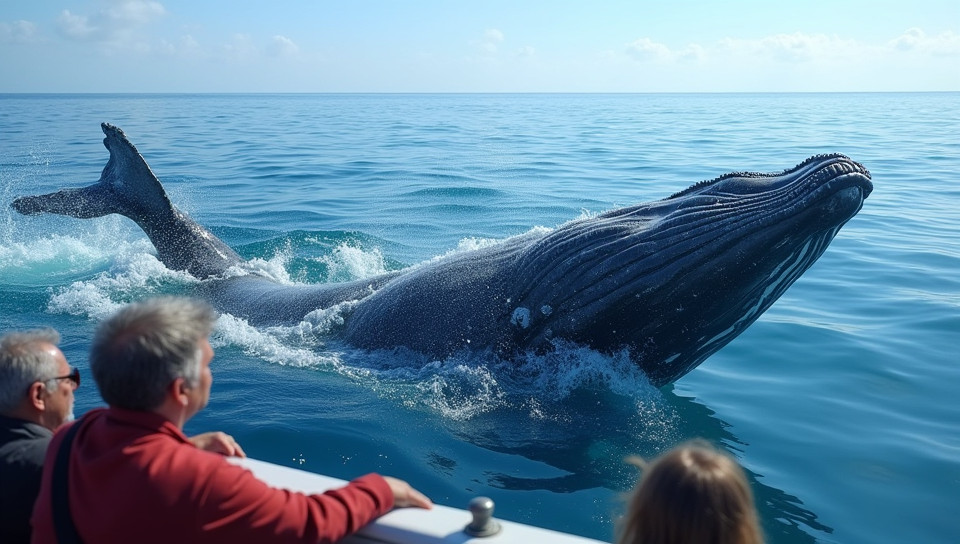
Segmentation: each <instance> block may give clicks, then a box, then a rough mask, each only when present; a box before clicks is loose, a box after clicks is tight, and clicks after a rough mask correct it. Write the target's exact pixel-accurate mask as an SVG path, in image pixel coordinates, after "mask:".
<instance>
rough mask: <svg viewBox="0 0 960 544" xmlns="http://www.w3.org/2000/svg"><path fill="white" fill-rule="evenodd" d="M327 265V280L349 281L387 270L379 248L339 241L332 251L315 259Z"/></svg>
mask: <svg viewBox="0 0 960 544" xmlns="http://www.w3.org/2000/svg"><path fill="white" fill-rule="evenodd" d="M317 260H318V261H319V262H322V263H324V264H325V265H327V281H350V280H356V279H362V278H369V277H371V276H376V275H378V274H383V273H385V272H386V271H387V265H386V261H385V260H384V258H383V252H381V251H380V249H379V248H374V249H371V250H364V249H361V248H357V247H353V246H351V245H348V244H346V243H341V244H340V245H338V246H337V247H336V248H334V250H333V253H331V254H330V255H324V256H323V257H319V258H318V259H317Z"/></svg>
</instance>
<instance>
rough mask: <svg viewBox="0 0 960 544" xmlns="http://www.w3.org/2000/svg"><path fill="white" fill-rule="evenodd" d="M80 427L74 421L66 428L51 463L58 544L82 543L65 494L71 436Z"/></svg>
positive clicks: (54, 526) (68, 499) (54, 517)
mask: <svg viewBox="0 0 960 544" xmlns="http://www.w3.org/2000/svg"><path fill="white" fill-rule="evenodd" d="M79 428H80V421H75V422H74V423H73V425H71V426H70V428H69V429H67V434H65V435H64V436H63V441H62V442H60V449H59V450H58V451H57V459H56V461H55V463H54V465H53V490H52V491H53V493H52V507H53V528H54V530H56V532H57V542H58V543H59V544H82V543H83V541H82V540H80V535H79V534H77V527H76V526H75V525H74V524H73V518H72V517H71V516H70V498H69V496H68V495H67V481H68V468H69V465H70V446H71V445H72V444H73V437H74V435H76V434H77V429H79Z"/></svg>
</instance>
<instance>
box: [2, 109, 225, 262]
mask: <svg viewBox="0 0 960 544" xmlns="http://www.w3.org/2000/svg"><path fill="white" fill-rule="evenodd" d="M100 127H101V128H102V129H103V133H104V134H106V138H104V139H103V145H104V146H105V147H106V148H107V150H108V151H110V160H108V161H107V165H106V166H105V167H104V168H103V172H102V173H101V174H100V179H99V180H98V181H97V182H96V183H94V184H93V185H89V186H87V187H83V188H79V189H63V190H61V191H57V192H55V193H49V194H45V195H36V196H25V197H21V198H18V199H16V200H14V201H13V203H12V204H11V206H12V207H13V208H14V209H15V210H17V211H18V212H20V213H22V214H25V215H37V214H40V213H55V214H59V215H66V216H69V217H77V218H80V219H89V218H92V217H101V216H104V215H109V214H113V213H117V214H120V215H124V216H126V217H129V218H130V219H132V220H133V221H135V222H136V223H137V225H139V226H140V228H141V229H143V231H144V232H145V233H146V235H147V236H148V237H149V238H150V241H151V242H153V245H154V247H156V249H157V253H158V256H159V257H160V260H161V261H163V264H165V265H166V266H167V267H169V268H172V269H175V270H186V271H188V272H190V273H191V274H193V275H195V276H197V277H200V278H205V277H208V276H212V275H216V274H219V273H222V272H223V271H224V270H225V269H226V268H228V267H229V266H232V265H234V264H237V263H239V262H242V259H241V258H240V256H239V255H237V254H236V253H235V252H234V251H233V250H232V249H230V248H229V247H228V246H227V245H226V244H224V243H223V242H222V241H221V240H220V239H218V238H217V237H216V236H214V235H213V234H211V233H210V232H209V231H207V230H206V229H205V228H203V227H201V226H200V225H198V224H197V223H195V222H194V221H193V220H192V219H190V218H189V217H187V216H186V215H184V214H182V213H180V212H179V211H177V209H176V208H174V206H173V204H172V203H171V202H170V199H169V198H167V193H166V191H164V190H163V185H161V184H160V180H159V179H157V176H155V175H154V174H153V171H152V170H151V169H150V166H149V165H148V164H147V161H146V160H144V158H143V156H142V155H140V152H139V151H137V148H136V147H134V145H133V144H132V143H130V140H128V139H127V136H126V135H125V134H124V133H123V131H122V130H120V128H118V127H115V126H113V125H111V124H109V123H102V124H101V125H100Z"/></svg>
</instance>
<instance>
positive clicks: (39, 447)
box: [0, 431, 53, 467]
mask: <svg viewBox="0 0 960 544" xmlns="http://www.w3.org/2000/svg"><path fill="white" fill-rule="evenodd" d="M52 436H53V435H52V434H50V433H35V432H29V431H24V432H6V433H4V436H3V438H2V442H0V466H4V467H7V466H16V467H29V466H36V467H41V466H43V458H44V456H45V455H46V453H47V447H48V446H49V445H50V438H51V437H52Z"/></svg>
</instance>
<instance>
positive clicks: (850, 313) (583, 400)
mask: <svg viewBox="0 0 960 544" xmlns="http://www.w3.org/2000/svg"><path fill="white" fill-rule="evenodd" d="M102 121H107V122H110V123H113V124H116V125H118V126H120V127H121V128H122V129H124V131H125V132H126V133H127V135H128V136H129V137H130V139H131V141H132V142H133V143H134V144H135V145H136V146H137V148H138V149H139V150H140V152H141V153H142V154H143V155H144V156H145V158H146V159H147V161H148V162H149V163H150V165H151V167H152V168H153V170H154V172H155V173H156V174H157V175H158V177H159V178H160V179H161V181H162V182H163V183H164V184H165V187H166V189H167V191H168V194H169V195H170V198H171V199H172V200H173V202H175V203H176V205H177V206H178V207H179V208H180V209H182V210H184V211H186V212H187V213H189V214H190V215H191V216H192V217H194V218H195V219H196V220H197V221H198V222H199V223H201V224H203V225H205V226H207V227H208V228H210V229H211V230H212V231H213V232H214V233H215V234H216V235H218V236H219V237H221V238H222V239H223V240H224V241H226V242H227V243H228V244H229V245H231V246H232V247H233V248H235V249H236V250H237V251H238V252H239V253H240V254H241V255H243V256H244V257H246V258H248V259H251V260H254V261H255V262H256V263H257V265H258V266H260V267H262V269H263V270H265V271H266V272H268V273H270V274H272V275H273V276H274V277H275V278H277V280H278V281H280V282H284V283H291V284H293V283H319V282H339V281H346V280H350V279H356V278H363V277H368V276H372V275H375V274H378V273H381V272H384V271H387V270H397V269H401V268H404V267H407V266H412V265H416V264H418V263H422V262H424V261H429V260H431V259H437V258H443V257H444V256H446V255H449V254H451V253H454V252H459V251H468V250H470V249H472V248H477V247H482V246H484V245H488V244H496V243H498V242H499V241H501V240H503V239H505V238H507V237H510V236H514V235H518V234H523V233H525V232H528V231H530V230H531V229H552V228H555V227H556V226H558V225H560V224H562V223H564V222H566V221H569V220H571V219H575V218H578V217H581V216H584V215H591V214H596V213H600V212H603V211H606V210H610V209H613V208H616V207H619V206H623V205H628V204H632V203H637V202H642V201H649V200H655V199H659V198H664V197H666V196H669V195H670V194H672V193H674V192H676V191H678V190H680V189H682V188H685V187H687V186H688V185H690V184H692V183H694V182H697V181H700V180H704V179H710V178H714V177H716V176H718V175H720V174H723V173H726V172H729V171H744V170H748V171H763V172H767V171H781V170H784V169H786V168H789V167H792V166H794V165H795V164H797V163H799V162H801V161H802V160H803V159H805V158H807V157H808V156H811V155H814V154H817V153H825V152H834V151H837V152H842V153H846V154H847V155H849V156H851V157H852V158H854V159H855V160H858V161H860V162H862V163H863V164H864V165H865V166H866V167H867V168H869V169H870V171H871V172H872V174H873V177H874V183H875V190H874V192H873V194H872V195H871V196H870V197H869V198H868V199H867V201H866V202H865V204H864V207H863V210H862V211H861V212H860V214H859V215H857V216H856V217H854V218H853V219H852V220H851V221H850V222H849V223H848V224H847V225H846V226H845V227H844V228H843V229H842V230H841V231H840V233H839V234H838V236H837V237H836V239H835V240H834V241H833V243H832V245H831V246H830V248H829V249H828V250H827V251H826V253H825V254H824V255H823V257H822V258H821V259H820V260H819V261H818V262H817V263H816V264H815V265H814V266H813V267H812V268H811V269H810V270H808V271H807V272H806V273H805V274H804V275H803V276H802V277H801V278H800V279H799V280H798V281H797V282H796V284H794V285H793V286H792V287H791V288H790V289H789V290H788V291H787V293H786V294H785V295H784V296H783V297H782V298H781V299H780V300H779V301H778V302H777V303H776V304H774V305H773V307H772V308H770V309H769V310H768V311H767V312H766V313H765V314H764V315H763V316H762V317H761V318H760V319H759V320H758V321H757V322H756V323H755V324H754V325H752V326H751V327H750V328H749V329H748V330H747V331H746V332H745V333H743V334H742V335H741V336H740V337H738V338H737V339H735V340H734V341H733V342H731V343H730V344H729V345H728V346H726V347H725V348H723V349H722V350H720V351H719V352H717V353H716V354H714V355H713V356H712V357H710V358H709V359H708V360H707V361H706V362H705V363H703V364H702V365H701V366H700V367H699V368H697V369H696V370H694V371H693V372H691V373H690V374H688V375H687V376H685V377H683V378H681V379H680V380H678V381H677V382H676V383H674V384H673V385H670V386H667V387H664V388H661V389H655V388H653V387H651V386H650V385H649V384H647V382H646V381H645V379H644V377H643V376H642V374H639V373H638V372H637V371H635V370H634V369H633V367H632V366H631V365H630V364H629V362H628V361H625V360H622V358H617V357H605V356H601V355H599V354H597V353H593V352H590V351H589V350H586V349H578V348H575V347H569V348H567V349H564V350H561V351H558V352H557V353H553V354H548V355H542V356H530V357H526V358H524V359H523V360H522V361H514V362H506V361H497V360H495V359H493V358H491V357H489V356H484V355H483V354H476V355H464V356H461V357H459V358H451V359H447V360H430V361H425V360H422V359H414V358H411V357H409V356H403V355H397V354H394V355H391V354H386V353H375V354H372V353H367V352H363V351H360V350H356V349H352V348H350V347H348V346H343V345H337V344H336V343H334V342H330V341H328V338H327V337H326V336H325V335H324V332H325V331H326V330H328V329H329V327H330V323H329V322H328V321H329V320H327V319H326V318H328V317H331V316H324V315H319V316H317V317H314V318H312V319H311V320H307V321H304V322H303V323H300V324H297V325H292V326H286V327H261V328H256V327H253V326H251V325H249V324H248V323H246V322H245V321H243V320H241V319H238V318H236V317H234V316H231V315H229V314H225V315H223V316H221V318H220V320H219V321H218V323H217V327H216V331H215V333H214V338H213V344H214V347H215V348H216V352H217V353H216V357H215V359H214V363H213V364H214V366H213V369H214V386H213V398H212V400H211V403H210V405H209V407H208V408H207V409H206V410H205V411H204V412H202V413H201V414H199V415H198V416H197V417H196V418H194V419H193V420H191V421H190V422H189V423H188V426H187V431H188V432H200V431H205V430H214V429H219V430H224V431H226V432H228V433H230V434H232V435H234V436H235V437H236V438H237V439H238V440H239V441H240V442H241V444H243V446H244V448H245V449H246V451H247V452H248V454H250V455H251V456H253V457H257V458H260V459H264V460H267V461H271V462H275V463H279V464H283V465H289V466H296V467H299V468H302V469H305V470H309V471H315V472H320V473H325V474H329V475H331V476H335V477H340V478H350V477H353V476H356V475H359V474H362V473H366V472H369V471H380V472H383V473H386V474H391V475H395V476H399V477H402V478H405V479H407V480H409V481H410V482H411V483H413V484H414V485H415V486H416V487H418V488H419V489H421V490H422V491H424V492H425V493H427V494H428V495H429V496H431V497H432V498H433V499H434V500H435V501H436V502H439V503H442V504H447V505H451V506H457V507H464V506H465V505H466V504H467V502H468V501H469V499H470V498H472V497H474V496H477V495H487V496H490V497H492V498H493V499H494V500H495V501H496V515H497V516H499V517H502V518H506V519H511V520H515V521H520V522H525V523H530V524H534V525H538V526H542V527H548V528H551V529H556V530H561V531H568V532H572V533H576V534H581V535H585V536H589V537H593V538H597V539H601V540H611V539H612V536H613V532H614V520H615V519H616V516H617V515H618V513H619V512H620V511H621V510H622V499H623V496H624V493H625V492H626V491H628V490H629V489H630V487H631V486H632V485H633V483H634V482H635V479H636V476H637V473H636V472H635V471H634V470H633V469H632V468H629V467H628V466H627V465H625V464H624V463H623V458H624V457H625V456H627V455H632V454H639V455H642V456H646V457H652V456H655V455H657V454H658V453H660V452H662V451H663V450H665V449H667V448H669V447H670V446H672V445H674V444H676V443H677V442H680V441H683V440H686V439H690V438H693V437H702V438H706V439H708V440H710V441H712V442H714V443H716V444H718V445H719V446H721V447H722V448H724V449H725V450H727V451H729V452H730V453H731V454H732V455H734V456H735V457H736V458H737V459H738V460H739V461H740V462H741V463H742V464H743V466H744V467H745V469H746V470H747V472H748V475H749V478H750V482H751V485H752V487H753V490H754V493H755V495H756V499H757V503H758V508H759V511H760V514H761V517H762V520H763V524H764V529H765V531H766V533H767V535H768V537H769V540H770V541H771V542H778V543H779V542H784V543H808V542H851V543H857V542H863V543H887V542H889V543H893V542H924V543H940V542H942V543H949V542H958V541H960V521H958V520H960V518H958V514H960V402H958V401H957V395H956V390H957V388H958V387H960V365H958V360H960V359H958V357H957V350H958V347H960V93H936V94H715V95H714V94H692V95H671V94H662V95H658V94H653V95H0V203H2V206H0V330H7V329H15V328H25V327H33V326H39V325H50V326H53V327H55V328H57V329H58V330H59V331H60V332H61V334H62V335H63V345H62V348H63V350H64V352H65V353H66V355H67V357H68V359H69V360H70V361H71V362H72V363H73V364H75V365H77V366H78V367H79V368H80V370H81V373H82V374H83V375H84V379H85V380H86V381H85V382H84V385H83V387H82V388H81V389H80V390H79V392H78V396H77V413H78V415H79V414H82V413H83V412H85V411H86V410H89V409H90V408H92V407H95V406H100V405H102V401H101V399H100V398H99V396H98V394H97V392H96V388H95V386H93V384H92V380H91V379H89V378H90V376H89V367H88V363H87V350H88V347H89V342H90V337H91V334H92V331H93V330H94V328H95V326H96V324H97V322H98V321H99V320H100V319H102V318H104V317H105V316H107V315H109V314H110V313H111V312H112V311H114V310H115V309H117V308H118V307H120V305H122V304H123V303H125V302H127V301H130V300H134V299H139V298H142V297H144V296H148V295H152V294H158V293H188V292H190V291H191V289H192V288H193V287H194V286H195V284H196V281H197V280H195V279H193V278H191V277H190V276H189V275H186V274H184V273H181V272H176V271H171V270H168V269H166V268H165V267H164V266H163V265H162V264H161V263H160V262H159V261H158V260H157V259H156V257H155V253H154V250H153V247H152V246H151V244H150V243H149V241H148V240H147V239H146V237H145V236H144V235H143V234H142V233H141V231H140V230H139V229H138V228H137V227H136V226H135V225H134V224H133V223H132V222H131V221H129V220H127V219H125V218H121V217H106V218H100V219H95V220H77V219H69V218H63V217H53V216H39V217H24V216H20V215H18V214H16V213H15V212H13V211H12V210H11V209H10V208H9V206H8V204H9V203H10V202H11V201H12V200H13V199H14V198H16V197H18V196H21V195H27V194H38V193H42V192H49V191H53V190H57V189H60V188H63V187H78V186H82V185H87V184H89V183H92V182H94V181H96V179H97V178H98V177H99V174H100V170H101V169H102V168H103V166H104V164H105V163H106V160H107V157H108V155H107V152H106V150H105V149H104V148H103V146H102V145H101V143H100V142H101V139H102V133H101V132H100V127H99V124H100V122H102ZM456 326H457V316H455V315H454V316H450V327H456Z"/></svg>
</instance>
